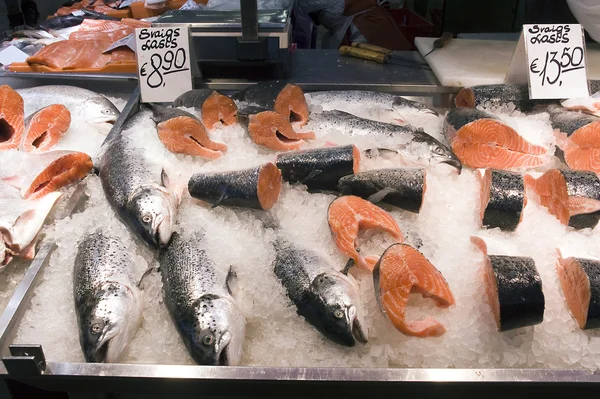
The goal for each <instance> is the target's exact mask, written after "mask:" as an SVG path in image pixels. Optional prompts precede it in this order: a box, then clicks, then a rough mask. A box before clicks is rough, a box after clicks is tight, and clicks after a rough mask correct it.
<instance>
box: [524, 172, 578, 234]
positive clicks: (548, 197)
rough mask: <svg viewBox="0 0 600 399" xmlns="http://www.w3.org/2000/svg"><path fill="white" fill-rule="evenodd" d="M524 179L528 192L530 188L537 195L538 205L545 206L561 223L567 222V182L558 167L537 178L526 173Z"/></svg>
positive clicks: (566, 223) (568, 214)
mask: <svg viewBox="0 0 600 399" xmlns="http://www.w3.org/2000/svg"><path fill="white" fill-rule="evenodd" d="M524 181H525V185H526V187H527V190H528V192H529V190H532V191H533V192H534V193H535V194H536V195H537V196H538V197H539V201H540V205H542V206H543V207H545V208H547V209H548V212H549V213H550V214H551V215H553V216H555V217H556V218H557V219H558V220H559V221H560V222H561V223H562V224H564V225H568V224H569V218H570V217H571V214H570V212H569V193H568V192H567V182H566V181H565V176H564V175H563V174H562V173H561V172H560V171H559V170H558V169H552V170H549V171H547V172H546V173H544V174H543V175H542V176H540V177H539V178H537V179H535V178H534V177H532V176H531V175H526V176H525V177H524Z"/></svg>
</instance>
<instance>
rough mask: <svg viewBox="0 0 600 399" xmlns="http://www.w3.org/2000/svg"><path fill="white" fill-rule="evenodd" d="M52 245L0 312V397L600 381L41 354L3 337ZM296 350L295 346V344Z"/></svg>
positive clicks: (325, 392) (479, 388)
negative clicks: (21, 391)
mask: <svg viewBox="0 0 600 399" xmlns="http://www.w3.org/2000/svg"><path fill="white" fill-rule="evenodd" d="M139 106H140V94H139V88H138V89H135V91H134V92H133V95H132V96H131V98H130V100H129V101H128V103H127V105H126V107H125V109H124V110H123V112H122V113H121V116H120V118H119V120H118V121H117V123H116V124H115V126H114V128H113V129H120V128H121V126H122V125H123V123H124V122H125V121H126V120H127V118H129V117H130V116H132V115H133V114H135V113H136V112H137V111H138V110H139ZM72 209H75V207H74V206H73V207H71V210H72ZM53 245H54V244H53V243H46V244H45V245H44V246H43V247H42V248H41V249H40V251H39V253H38V256H37V257H36V258H35V260H34V261H33V262H32V264H31V266H30V269H29V270H28V272H27V274H26V276H25V278H24V279H23V281H22V283H21V284H20V285H19V287H18V289H17V291H16V293H15V295H14V296H13V298H12V299H11V302H10V306H9V308H8V309H7V311H6V312H5V313H4V314H3V315H2V317H0V353H1V355H2V356H3V357H2V362H1V363H0V397H3V393H4V394H5V395H8V394H9V393H8V389H12V388H14V386H19V387H23V386H27V387H28V388H29V389H33V388H36V389H43V390H51V391H60V392H68V393H69V397H77V398H97V397H99V396H98V394H101V393H106V394H111V393H115V392H118V393H119V394H120V396H119V397H144V398H158V397H171V398H186V397H190V398H191V397H197V396H198V395H199V394H201V395H202V396H203V397H209V398H210V397H244V398H250V397H257V398H258V397H265V396H269V397H274V396H277V397H296V398H301V397H312V398H315V397H319V398H325V397H328V398H331V397H340V398H342V397H343V398H349V397H352V398H357V397H370V398H387V397H402V398H412V397H427V398H433V397H443V398H447V397H448V396H449V395H450V396H451V397H452V396H455V395H456V396H458V395H465V394H466V395H470V394H478V395H481V394H483V395H486V396H488V397H503V398H506V397H507V395H511V396H512V397H527V398H529V397H533V395H540V396H541V395H543V397H544V398H546V397H565V396H566V395H577V396H578V397H582V396H588V395H589V396H591V395H597V390H598V389H599V388H600V372H598V371H591V370H585V369H416V368H415V369H403V368H343V367H339V368H294V367H285V368H275V367H213V366H183V365H147V364H87V363H67V362H57V361H53V360H52V359H45V357H44V354H43V348H42V347H41V346H40V345H36V344H35V343H34V342H33V343H31V344H32V345H18V346H12V345H11V340H12V337H13V335H14V333H15V332H16V331H15V330H16V326H18V324H19V322H20V320H21V318H22V316H23V314H24V312H25V310H26V308H27V307H28V306H29V299H30V298H31V296H32V295H33V292H34V289H35V288H36V285H37V283H38V281H39V280H41V276H42V274H43V270H44V268H45V267H46V265H47V264H48V260H49V256H50V254H51V252H52V247H53ZM298 350H302V347H301V346H300V345H299V346H298ZM340 366H343V365H340ZM32 387H33V388H32ZM574 388H575V389H574ZM3 389H4V390H5V391H4V392H3ZM142 395H143V396H142ZM188 395H189V396H188ZM110 397H112V396H110ZM467 397H469V396H467Z"/></svg>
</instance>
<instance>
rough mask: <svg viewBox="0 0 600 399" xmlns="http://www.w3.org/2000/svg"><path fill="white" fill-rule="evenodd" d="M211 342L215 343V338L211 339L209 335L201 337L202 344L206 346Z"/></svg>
mask: <svg viewBox="0 0 600 399" xmlns="http://www.w3.org/2000/svg"><path fill="white" fill-rule="evenodd" d="M213 342H215V337H213V336H212V335H210V334H207V335H205V336H204V337H202V343H203V344H204V345H206V346H209V345H212V344H213Z"/></svg>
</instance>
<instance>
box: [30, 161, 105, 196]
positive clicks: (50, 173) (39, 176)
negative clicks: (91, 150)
mask: <svg viewBox="0 0 600 399" xmlns="http://www.w3.org/2000/svg"><path fill="white" fill-rule="evenodd" d="M35 162H36V163H35V165H32V167H31V170H30V173H29V175H27V176H26V177H25V178H24V179H23V181H22V182H21V195H22V196H23V198H25V199H36V198H41V197H43V196H44V195H46V194H48V193H51V192H54V191H58V190H60V189H61V188H63V187H66V186H68V185H69V184H72V183H75V182H77V181H79V180H81V179H83V178H84V177H85V176H87V175H88V173H90V171H91V170H92V166H93V164H92V159H91V158H90V156H89V155H87V154H84V153H83V152H75V151H50V152H46V153H43V154H40V155H36V159H35Z"/></svg>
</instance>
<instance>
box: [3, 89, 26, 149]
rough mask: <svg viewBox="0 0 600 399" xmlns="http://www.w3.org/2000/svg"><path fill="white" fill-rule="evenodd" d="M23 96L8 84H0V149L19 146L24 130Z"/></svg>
mask: <svg viewBox="0 0 600 399" xmlns="http://www.w3.org/2000/svg"><path fill="white" fill-rule="evenodd" d="M24 113H25V109H24V105H23V98H22V97H21V96H20V95H19V93H17V92H16V91H14V90H13V89H12V88H11V87H10V86H8V85H2V86H0V150H10V149H15V148H18V147H19V144H20V143H21V137H22V136H23V131H24V130H25V120H24V119H25V116H24Z"/></svg>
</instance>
